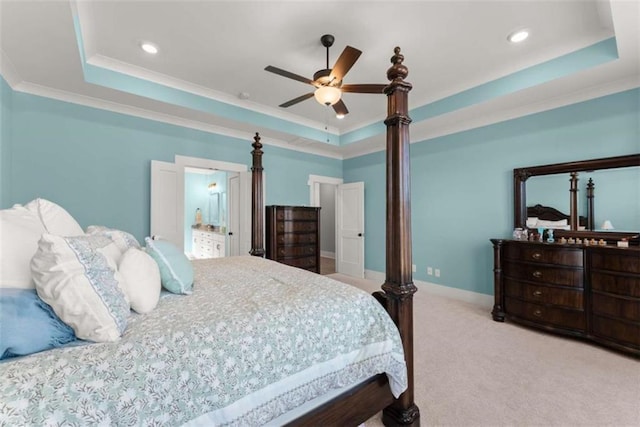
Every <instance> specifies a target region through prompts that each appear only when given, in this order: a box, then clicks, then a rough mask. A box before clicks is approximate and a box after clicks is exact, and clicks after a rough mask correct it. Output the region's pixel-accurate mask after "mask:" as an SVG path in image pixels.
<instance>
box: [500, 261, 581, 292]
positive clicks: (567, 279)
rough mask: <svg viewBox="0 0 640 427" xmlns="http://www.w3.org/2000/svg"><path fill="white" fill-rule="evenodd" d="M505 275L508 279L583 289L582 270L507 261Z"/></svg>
mask: <svg viewBox="0 0 640 427" xmlns="http://www.w3.org/2000/svg"><path fill="white" fill-rule="evenodd" d="M504 274H505V276H506V277H507V278H513V279H519V280H527V281H530V282H536V283H547V284H552V285H559V286H571V287H574V288H582V287H583V276H584V272H583V270H582V269H576V268H561V267H550V266H542V265H535V264H525V263H515V262H510V261H505V263H504Z"/></svg>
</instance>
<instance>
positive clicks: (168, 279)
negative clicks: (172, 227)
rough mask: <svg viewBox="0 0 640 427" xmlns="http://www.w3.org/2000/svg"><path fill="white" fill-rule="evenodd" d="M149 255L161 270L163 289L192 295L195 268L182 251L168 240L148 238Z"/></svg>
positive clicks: (146, 240) (147, 248)
mask: <svg viewBox="0 0 640 427" xmlns="http://www.w3.org/2000/svg"><path fill="white" fill-rule="evenodd" d="M145 242H146V243H147V247H146V250H147V253H148V254H149V255H151V257H152V258H153V259H154V261H155V262H156V263H157V264H158V268H159V269H160V278H161V281H162V287H164V288H165V289H166V290H168V291H169V292H173V293H174V294H190V293H191V290H192V289H193V266H192V265H191V262H190V261H189V259H188V258H187V257H186V255H185V254H184V253H182V251H181V250H180V249H178V248H177V247H176V246H175V245H173V243H171V242H169V241H167V240H152V239H151V238H149V237H147V238H146V239H145Z"/></svg>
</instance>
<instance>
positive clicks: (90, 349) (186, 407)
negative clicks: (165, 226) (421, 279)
mask: <svg viewBox="0 0 640 427" xmlns="http://www.w3.org/2000/svg"><path fill="white" fill-rule="evenodd" d="M194 266H195V270H196V281H195V286H194V292H193V294H191V295H186V296H185V295H166V296H164V297H163V298H162V299H161V301H160V303H159V304H158V307H157V308H156V309H155V310H154V311H152V312H151V313H148V314H145V315H134V314H132V316H131V318H130V319H129V325H128V327H127V330H126V331H125V333H124V335H123V337H122V338H121V340H120V341H119V342H116V343H100V344H87V345H82V346H71V347H65V348H60V349H55V350H50V351H46V352H43V353H38V354H34V355H31V356H27V357H22V358H19V359H16V360H11V361H9V362H5V363H2V364H0V425H7V426H9V425H10V426H17V425H20V426H23V425H37V426H48V425H71V426H80V425H92V426H93V425H95V426H100V425H118V426H126V425H146V426H151V425H184V424H194V425H197V424H206V425H210V424H215V425H242V426H246V425H262V424H264V423H266V422H268V421H269V420H272V419H274V418H276V417H278V416H279V415H281V414H283V413H285V412H287V411H289V410H291V409H293V408H295V407H297V406H299V405H301V404H302V403H304V402H306V401H308V400H311V399H313V398H315V397H317V396H319V395H322V394H324V393H326V392H327V391H329V390H332V389H335V388H339V387H344V386H347V385H350V384H354V383H356V382H358V381H361V380H363V379H365V378H367V377H369V376H372V375H374V374H376V373H381V372H386V373H387V375H388V377H389V379H390V385H391V389H392V391H393V393H394V394H395V395H396V396H397V395H399V394H400V393H401V392H402V391H404V389H405V388H406V382H407V380H406V367H405V362H404V355H403V352H402V346H401V342H400V337H399V334H398V331H397V329H396V327H395V325H394V324H393V322H392V321H391V319H390V318H389V316H388V315H387V313H386V312H385V311H384V309H383V308H382V307H381V306H380V305H379V304H378V303H377V302H376V301H375V300H374V299H373V298H372V297H371V296H370V295H368V294H367V293H365V292H363V291H361V290H359V289H356V288H354V287H351V286H349V285H344V284H342V283H339V282H336V281H334V280H331V279H329V278H327V277H324V276H320V275H316V274H313V273H309V272H306V271H304V270H300V269H296V268H292V267H288V266H285V265H282V264H278V263H275V262H272V261H268V260H263V259H261V258H256V257H249V256H242V257H229V258H220V259H214V260H201V261H194Z"/></svg>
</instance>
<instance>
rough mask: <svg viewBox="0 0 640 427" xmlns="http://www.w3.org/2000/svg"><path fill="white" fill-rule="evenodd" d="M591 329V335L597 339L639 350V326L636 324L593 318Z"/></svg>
mask: <svg viewBox="0 0 640 427" xmlns="http://www.w3.org/2000/svg"><path fill="white" fill-rule="evenodd" d="M591 329H592V331H591V332H592V333H593V335H595V336H597V337H600V338H605V339H609V340H615V341H616V342H618V343H621V344H624V343H627V344H631V345H633V346H634V347H636V348H640V324H638V323H632V322H624V321H621V320H616V319H610V318H607V317H602V316H593V318H592V320H591Z"/></svg>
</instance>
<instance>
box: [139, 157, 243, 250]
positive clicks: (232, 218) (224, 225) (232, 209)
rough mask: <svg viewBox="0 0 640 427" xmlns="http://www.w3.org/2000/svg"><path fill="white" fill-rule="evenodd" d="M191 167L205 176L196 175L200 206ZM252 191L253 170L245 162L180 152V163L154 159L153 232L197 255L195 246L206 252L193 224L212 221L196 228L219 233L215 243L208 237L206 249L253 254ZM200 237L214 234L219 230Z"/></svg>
mask: <svg viewBox="0 0 640 427" xmlns="http://www.w3.org/2000/svg"><path fill="white" fill-rule="evenodd" d="M190 173H195V174H196V175H199V176H200V177H201V178H200V179H199V180H198V179H197V177H196V178H195V180H196V182H199V181H201V183H200V184H201V185H198V189H197V190H196V192H198V193H199V195H200V199H199V201H197V202H196V203H199V205H198V206H192V205H191V204H190V202H189V200H188V192H189V191H188V190H187V183H188V182H190V181H191V180H192V178H193V177H191V176H189V174H190ZM223 173H224V178H223V175H222V174H223ZM223 179H224V180H223ZM234 180H235V181H234ZM230 182H231V185H230ZM214 183H215V185H213V184H214ZM232 187H233V191H232ZM223 190H224V191H223ZM250 191H251V176H250V173H249V172H247V166H246V165H243V164H238V163H229V162H222V161H218V160H211V159H202V158H195V157H185V156H178V155H176V156H175V163H168V162H160V161H155V160H152V161H151V218H150V226H151V235H152V236H161V237H162V238H165V239H167V240H169V241H171V242H172V243H174V244H175V245H176V246H178V247H179V248H181V249H182V250H183V251H184V252H185V253H186V254H188V255H191V256H192V257H193V256H194V252H197V254H199V255H202V254H201V253H200V251H196V250H195V249H194V241H193V239H194V236H193V230H196V228H191V227H192V225H198V223H200V224H201V225H205V226H207V225H211V226H212V227H211V230H209V229H208V227H203V229H204V230H200V229H198V230H196V231H198V233H196V234H201V233H200V231H207V232H209V231H214V230H215V233H216V234H218V235H219V237H218V239H220V240H217V241H216V242H215V243H214V242H208V241H207V242H206V243H207V245H206V246H207V247H206V248H205V249H207V248H208V249H210V251H209V252H210V253H207V254H206V255H212V254H213V255H216V256H221V255H222V256H231V255H240V254H242V255H244V254H248V253H249V249H250V247H251V219H250V218H247V215H246V212H250V211H251V210H250V206H247V202H250V199H251V198H250ZM247 192H249V193H247ZM231 193H233V194H231ZM245 193H247V194H245ZM200 205H202V206H200ZM194 208H195V209H194ZM243 212H244V214H243ZM216 222H217V224H216ZM213 226H215V227H216V228H214V227H213ZM201 237H202V238H203V239H204V238H211V240H213V239H212V237H214V236H209V235H202V236H201ZM209 243H210V245H209ZM196 257H198V256H196ZM206 257H210V256H206Z"/></svg>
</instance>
